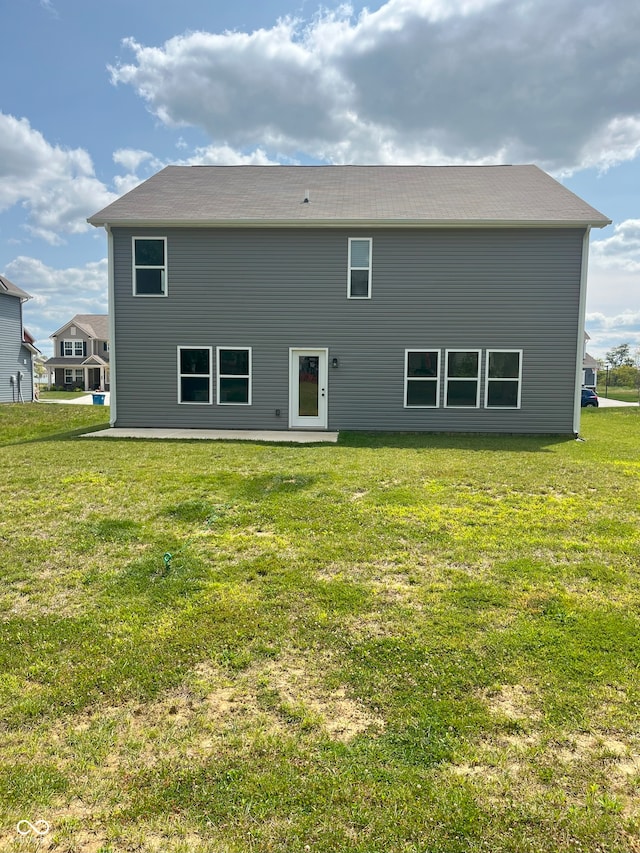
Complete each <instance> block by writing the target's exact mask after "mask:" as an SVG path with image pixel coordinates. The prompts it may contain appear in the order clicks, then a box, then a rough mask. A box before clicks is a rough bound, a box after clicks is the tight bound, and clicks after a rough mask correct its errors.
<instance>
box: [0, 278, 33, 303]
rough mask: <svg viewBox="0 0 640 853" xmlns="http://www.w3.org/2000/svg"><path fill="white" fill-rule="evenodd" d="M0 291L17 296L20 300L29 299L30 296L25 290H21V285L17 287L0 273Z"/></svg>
mask: <svg viewBox="0 0 640 853" xmlns="http://www.w3.org/2000/svg"><path fill="white" fill-rule="evenodd" d="M0 293H8V294H9V295H10V296H17V297H19V299H20V301H21V302H26V301H27V299H31V296H30V295H29V294H28V293H27V292H26V290H22V288H21V287H18V285H17V284H14V283H13V282H12V281H9V279H8V278H5V277H4V276H3V275H0Z"/></svg>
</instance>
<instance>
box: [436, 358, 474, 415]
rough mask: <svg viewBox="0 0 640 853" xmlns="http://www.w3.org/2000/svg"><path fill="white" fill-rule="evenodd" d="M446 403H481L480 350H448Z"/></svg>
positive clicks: (447, 404)
mask: <svg viewBox="0 0 640 853" xmlns="http://www.w3.org/2000/svg"><path fill="white" fill-rule="evenodd" d="M445 405H446V406H449V407H459V408H477V407H478V406H479V405H480V350H447V353H446V388H445Z"/></svg>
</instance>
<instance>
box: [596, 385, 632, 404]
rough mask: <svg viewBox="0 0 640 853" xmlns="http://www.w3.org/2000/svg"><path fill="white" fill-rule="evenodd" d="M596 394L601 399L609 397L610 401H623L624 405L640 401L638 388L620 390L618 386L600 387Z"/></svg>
mask: <svg viewBox="0 0 640 853" xmlns="http://www.w3.org/2000/svg"><path fill="white" fill-rule="evenodd" d="M596 393H597V395H598V396H599V397H608V398H609V399H610V400H622V401H623V402H624V403H637V402H638V400H640V391H639V390H638V389H637V388H619V387H618V386H617V385H609V387H608V388H607V389H606V391H605V386H604V385H602V386H598V388H597V390H596Z"/></svg>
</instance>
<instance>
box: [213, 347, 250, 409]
mask: <svg viewBox="0 0 640 853" xmlns="http://www.w3.org/2000/svg"><path fill="white" fill-rule="evenodd" d="M217 399H218V403H219V404H222V405H225V404H226V405H233V404H236V405H245V406H247V405H250V404H251V348H250V347H243V348H241V349H231V348H230V347H229V348H227V347H218V395H217Z"/></svg>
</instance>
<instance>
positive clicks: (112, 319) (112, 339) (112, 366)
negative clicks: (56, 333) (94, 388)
mask: <svg viewBox="0 0 640 853" xmlns="http://www.w3.org/2000/svg"><path fill="white" fill-rule="evenodd" d="M104 230H105V231H106V232H107V246H108V266H109V303H108V304H109V402H110V406H111V409H110V412H111V416H110V419H109V426H112V427H114V426H115V425H116V420H117V408H116V406H117V403H116V304H115V280H114V274H113V234H112V233H111V227H110V226H109V225H105V226H104Z"/></svg>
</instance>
